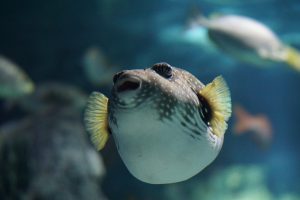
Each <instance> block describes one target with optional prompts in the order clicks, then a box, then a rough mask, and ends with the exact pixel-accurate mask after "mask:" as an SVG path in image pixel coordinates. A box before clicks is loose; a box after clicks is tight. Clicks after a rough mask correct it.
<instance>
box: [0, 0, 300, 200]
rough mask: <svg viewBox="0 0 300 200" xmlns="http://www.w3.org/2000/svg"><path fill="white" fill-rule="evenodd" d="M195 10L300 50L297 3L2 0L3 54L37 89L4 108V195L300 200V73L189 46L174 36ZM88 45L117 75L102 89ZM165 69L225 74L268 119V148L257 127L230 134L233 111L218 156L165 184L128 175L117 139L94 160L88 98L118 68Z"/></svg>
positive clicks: (248, 105) (237, 94)
mask: <svg viewBox="0 0 300 200" xmlns="http://www.w3.org/2000/svg"><path fill="white" fill-rule="evenodd" d="M195 7H197V8H199V10H200V12H201V13H203V14H205V15H209V14H211V13H223V14H238V15H244V16H248V17H251V18H253V19H256V20H258V21H260V22H262V23H263V24H265V25H267V26H268V27H269V28H271V29H272V30H273V31H274V32H275V33H276V34H277V35H278V37H279V38H281V39H282V41H284V42H285V43H286V44H289V45H292V46H293V47H294V48H296V49H300V22H299V19H300V2H299V1H298V0H286V1H282V0H245V1H242V0H197V1H196V0H194V1H180V0H160V1H158V0H145V1H140V0H123V1H122V0H90V1H74V0H73V1H70V0H60V1H57V0H56V1H55V0H54V1H30V0H28V1H16V0H10V1H1V2H0V16H1V17H0V27H1V29H0V54H1V56H4V57H5V58H7V59H9V60H11V61H12V62H14V63H16V64H17V65H18V66H20V68H22V69H23V70H24V72H26V74H27V75H28V77H30V79H31V80H32V81H33V83H34V85H35V91H34V92H33V93H32V94H30V95H28V96H24V97H20V98H18V99H13V100H11V99H8V98H5V97H2V98H1V100H0V111H1V113H0V123H1V124H0V125H1V126H0V136H1V137H0V140H1V141H0V199H36V200H37V199H85V200H89V199H91V200H92V199H110V200H119V199H122V200H123V199H124V200H152V199H164V200H168V199H170V200H177V199H190V200H194V199H195V200H196V199H197V200H198V199H201V200H208V199H209V200H210V199H214V200H218V199H222V200H226V199H228V200H229V199H238V200H248V199H249V200H250V199H251V200H252V199H258V200H260V199H261V200H269V199H270V200H273V199H275V200H277V199H278V200H300V185H299V182H300V157H299V153H300V145H299V141H300V136H299V131H300V123H299V120H300V92H299V87H300V73H299V72H297V71H294V70H292V69H290V68H288V67H286V66H285V64H282V63H277V64H274V65H272V66H267V67H257V66H253V65H251V64H248V63H244V62H240V61H239V60H236V59H235V58H232V57H230V56H228V55H227V54H226V53H224V52H222V51H218V50H217V51H215V50H211V46H210V45H208V44H207V43H208V42H207V41H206V40H207V39H205V38H202V36H200V38H199V41H194V40H188V39H187V40H185V38H182V37H181V35H180V34H179V32H178V31H179V30H185V29H187V28H188V21H189V17H190V15H191V12H192V11H191V10H193V8H195ZM91 49H92V50H94V51H92V53H94V54H93V55H96V60H97V59H100V60H101V59H104V60H105V62H104V63H105V64H106V65H107V66H109V67H110V69H111V72H110V71H109V70H108V71H109V72H107V70H106V72H107V75H106V78H108V81H106V82H104V83H102V82H101V83H96V82H95V81H93V80H92V78H91V77H89V76H88V74H89V71H88V70H90V69H89V68H87V67H86V66H87V65H88V64H87V62H92V61H93V59H94V57H92V58H90V57H89V56H88V55H90V54H89V52H90V51H91ZM100 52H101V53H100ZM97 56H98V57H97ZM90 60H92V61H90ZM101 62H102V61H101ZM158 62H167V63H169V64H171V65H172V66H176V67H180V68H183V69H185V70H188V71H190V72H191V73H192V74H194V75H195V76H196V77H197V78H198V79H199V80H200V81H201V82H203V83H209V82H211V81H212V80H213V78H214V77H216V76H218V75H222V76H223V77H224V78H225V80H226V81H227V83H228V85H229V88H230V90H231V95H232V104H233V107H234V106H235V105H239V106H240V107H243V108H244V109H245V110H247V112H249V113H251V115H253V116H257V115H263V116H265V117H266V118H267V119H268V122H269V124H270V126H271V127H272V135H271V136H270V137H269V141H268V145H267V147H261V146H260V145H259V143H260V142H262V141H261V140H263V139H261V138H260V137H259V136H256V137H253V135H254V133H253V130H252V132H251V130H250V131H247V130H246V131H245V133H243V134H235V133H234V126H235V124H236V123H237V121H238V120H237V118H236V117H235V115H234V113H233V116H232V117H231V119H230V120H229V127H228V130H227V131H226V134H225V140H224V145H223V148H222V150H221V152H220V154H219V156H218V157H217V158H216V160H215V161H214V162H213V163H212V164H210V165H209V166H208V167H207V168H206V169H205V170H204V171H202V172H201V173H199V174H198V175H196V176H195V177H193V178H191V179H189V180H187V181H185V182H181V183H175V184H169V185H150V184H146V183H143V182H140V181H139V180H137V179H135V178H134V177H133V176H132V175H130V174H129V172H128V171H127V169H126V167H125V166H124V164H123V162H122V161H121V159H120V157H119V155H118V153H117V150H116V147H115V145H114V141H113V140H110V141H109V143H108V145H107V146H106V147H105V149H104V150H103V151H101V152H100V153H98V152H96V151H95V149H94V148H93V146H92V145H91V143H90V142H89V139H88V136H87V134H86V133H85V131H84V128H83V114H82V113H83V108H84V106H85V102H86V97H87V96H88V95H89V93H90V92H92V91H101V92H103V93H104V94H106V95H109V92H110V90H111V87H112V75H113V74H114V73H115V72H117V71H120V70H123V69H136V68H146V67H150V66H152V65H153V64H154V63H158ZM0 73H1V71H0ZM93 73H94V71H92V72H91V73H90V74H93ZM99 73H102V72H101V71H100V72H99ZM96 74H97V73H96ZM100 76H101V75H100V74H99V77H100ZM96 77H97V75H96ZM0 79H1V74H0ZM0 88H1V85H0ZM145 123H147V121H146V119H145Z"/></svg>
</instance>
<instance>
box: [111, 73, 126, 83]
mask: <svg viewBox="0 0 300 200" xmlns="http://www.w3.org/2000/svg"><path fill="white" fill-rule="evenodd" d="M122 74H124V71H120V72H118V73H116V74H115V75H114V77H113V82H114V83H116V82H117V80H118V79H119V78H120V77H121V76H122Z"/></svg>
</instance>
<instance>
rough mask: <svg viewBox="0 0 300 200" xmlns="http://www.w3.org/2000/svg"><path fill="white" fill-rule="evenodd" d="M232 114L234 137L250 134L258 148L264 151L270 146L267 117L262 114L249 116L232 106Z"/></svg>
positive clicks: (270, 138)
mask: <svg viewBox="0 0 300 200" xmlns="http://www.w3.org/2000/svg"><path fill="white" fill-rule="evenodd" d="M233 113H234V116H235V118H236V122H235V124H234V126H233V132H234V133H235V134H236V135H242V134H245V133H251V134H252V139H253V140H254V142H255V143H256V144H257V145H258V146H259V147H261V148H263V149H265V148H267V147H269V145H271V142H272V137H273V136H272V135H273V132H272V127H271V122H270V121H269V119H268V118H267V116H265V115H262V114H258V115H255V116H253V115H250V114H249V113H248V112H247V111H246V110H245V109H244V108H242V107H241V106H240V105H235V106H234V108H233Z"/></svg>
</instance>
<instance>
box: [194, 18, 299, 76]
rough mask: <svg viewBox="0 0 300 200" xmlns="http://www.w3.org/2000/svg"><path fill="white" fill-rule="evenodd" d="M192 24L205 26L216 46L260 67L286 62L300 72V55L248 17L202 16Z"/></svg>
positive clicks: (267, 29)
mask: <svg viewBox="0 0 300 200" xmlns="http://www.w3.org/2000/svg"><path fill="white" fill-rule="evenodd" d="M192 24H194V25H200V26H204V27H206V28H207V30H208V36H209V38H210V40H211V41H212V42H213V43H215V45H216V46H217V47H218V48H219V49H221V50H222V51H224V52H225V53H228V54H230V55H232V56H233V57H235V58H237V59H239V60H241V61H244V62H248V63H251V64H256V65H260V66H266V65H268V64H272V63H273V64H274V63H281V62H282V63H286V64H287V65H288V66H290V67H291V68H293V69H294V70H297V71H300V53H299V51H298V50H296V49H294V48H293V47H291V46H289V45H286V44H285V43H283V42H282V41H281V40H280V39H279V37H278V36H277V35H276V34H275V33H274V32H273V31H272V30H271V29H270V28H268V27H267V26H266V25H264V24H262V23H260V22H258V21H256V20H254V19H252V18H249V17H245V16H239V15H222V14H218V15H213V16H212V17H210V18H206V17H204V16H199V17H197V18H196V19H194V20H192Z"/></svg>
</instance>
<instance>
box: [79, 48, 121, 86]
mask: <svg viewBox="0 0 300 200" xmlns="http://www.w3.org/2000/svg"><path fill="white" fill-rule="evenodd" d="M83 69H84V73H85V75H86V77H87V78H88V80H89V81H90V82H91V84H93V85H95V86H103V85H107V84H109V83H110V81H111V79H112V77H113V75H114V74H115V73H116V72H117V71H118V69H117V68H115V67H113V66H112V65H111V64H110V63H109V61H108V59H107V58H106V56H105V55H104V53H103V51H102V50H100V49H99V48H97V47H91V48H89V49H87V51H86V53H85V55H84V58H83Z"/></svg>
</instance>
